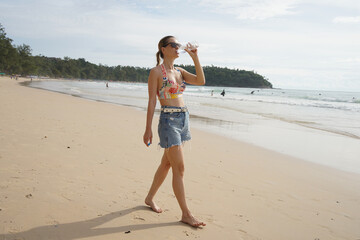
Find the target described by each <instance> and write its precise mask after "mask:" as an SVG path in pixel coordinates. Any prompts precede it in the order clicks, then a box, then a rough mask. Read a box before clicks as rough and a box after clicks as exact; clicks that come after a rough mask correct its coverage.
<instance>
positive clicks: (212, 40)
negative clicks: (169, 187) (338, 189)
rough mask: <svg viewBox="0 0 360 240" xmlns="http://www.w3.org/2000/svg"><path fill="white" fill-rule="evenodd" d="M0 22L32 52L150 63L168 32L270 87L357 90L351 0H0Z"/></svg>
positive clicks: (359, 12) (358, 41) (359, 32)
mask: <svg viewBox="0 0 360 240" xmlns="http://www.w3.org/2000/svg"><path fill="white" fill-rule="evenodd" d="M0 23H1V24H2V25H3V27H4V28H5V31H6V33H7V36H8V37H9V38H11V39H13V40H14V41H13V43H14V44H15V45H20V44H27V45H30V46H31V48H32V54H33V55H40V54H41V55H44V56H48V57H60V58H63V57H65V56H67V57H70V58H75V59H77V58H85V59H86V60H87V61H89V62H92V63H95V64H103V65H107V66H117V65H123V66H125V65H126V66H139V67H149V68H151V67H154V66H155V65H156V59H155V53H156V52H157V44H158V42H159V40H160V39H161V38H162V37H164V36H167V35H172V36H175V37H176V38H177V39H178V41H179V42H181V43H186V42H188V41H194V40H195V41H197V42H198V43H199V50H198V54H199V58H200V61H201V64H202V65H203V66H211V65H214V66H219V67H228V68H231V69H244V70H251V71H255V72H256V73H258V74H261V75H263V76H264V77H266V78H267V79H268V80H269V81H270V82H271V83H272V84H273V87H275V88H284V89H286V88H287V89H314V90H334V91H356V92H360V0H218V1H216V0H198V1H193V0H182V1H178V0H164V1H163V0H160V1H145V0H133V1H131V0H106V1H105V0H58V1H54V0H32V1H28V0H0ZM175 63H176V64H192V60H191V58H190V57H189V56H188V55H187V54H182V55H181V56H180V57H179V58H178V59H177V60H176V61H175Z"/></svg>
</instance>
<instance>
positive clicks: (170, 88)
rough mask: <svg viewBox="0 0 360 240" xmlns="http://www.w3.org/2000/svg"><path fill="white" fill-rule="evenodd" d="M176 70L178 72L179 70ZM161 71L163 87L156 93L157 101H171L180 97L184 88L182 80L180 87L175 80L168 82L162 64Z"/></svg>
mask: <svg viewBox="0 0 360 240" xmlns="http://www.w3.org/2000/svg"><path fill="white" fill-rule="evenodd" d="M176 70H177V71H179V72H180V70H179V69H176ZM161 71H162V74H163V85H162V87H161V88H160V90H159V91H158V93H157V95H158V97H159V99H173V98H178V97H182V93H183V92H184V90H185V88H186V85H185V81H184V79H183V81H182V83H181V84H180V85H179V84H178V82H177V81H176V80H170V79H169V78H168V77H167V74H166V70H165V66H164V64H161Z"/></svg>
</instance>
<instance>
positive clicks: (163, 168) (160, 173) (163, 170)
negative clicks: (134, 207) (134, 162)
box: [145, 152, 170, 213]
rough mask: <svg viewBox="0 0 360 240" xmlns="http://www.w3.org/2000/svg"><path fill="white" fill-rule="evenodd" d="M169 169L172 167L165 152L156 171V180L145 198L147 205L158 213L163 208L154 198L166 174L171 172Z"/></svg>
mask: <svg viewBox="0 0 360 240" xmlns="http://www.w3.org/2000/svg"><path fill="white" fill-rule="evenodd" d="M169 169H170V162H169V160H168V159H167V156H166V154H165V152H164V155H163V157H162V159H161V163H160V166H159V167H158V169H157V171H156V173H155V176H154V180H153V182H152V185H151V187H150V190H149V193H148V195H147V197H146V198H145V203H146V204H147V205H149V206H150V207H151V208H152V210H154V211H155V212H157V213H161V212H162V209H161V208H160V207H158V206H157V205H156V203H155V202H154V201H153V199H154V196H155V194H156V192H157V191H158V190H159V188H160V186H161V184H162V183H163V182H164V180H165V178H166V175H167V174H168V172H169Z"/></svg>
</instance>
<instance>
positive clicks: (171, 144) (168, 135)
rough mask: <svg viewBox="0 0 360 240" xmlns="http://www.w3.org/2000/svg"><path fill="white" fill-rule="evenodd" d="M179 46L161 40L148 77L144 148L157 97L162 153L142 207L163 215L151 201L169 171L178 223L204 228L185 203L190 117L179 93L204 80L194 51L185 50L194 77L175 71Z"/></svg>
mask: <svg viewBox="0 0 360 240" xmlns="http://www.w3.org/2000/svg"><path fill="white" fill-rule="evenodd" d="M180 46H181V44H179V42H178V41H177V40H176V38H175V37H173V36H167V37H164V38H162V39H161V40H160V42H159V44H158V48H159V51H158V52H157V53H156V58H157V66H156V67H154V68H153V69H151V71H150V75H149V80H148V90H149V103H148V109H147V118H146V129H145V133H144V143H145V145H146V146H150V144H151V143H152V137H153V134H152V129H151V126H152V120H153V116H154V111H155V106H156V96H158V98H159V101H160V104H161V114H160V121H159V127H158V133H159V137H160V146H161V147H162V148H165V150H164V155H163V157H162V160H161V163H160V166H159V168H158V169H157V171H156V173H155V176H154V180H153V183H152V185H151V188H150V190H149V193H148V195H147V197H146V199H145V203H146V204H147V205H149V206H150V207H151V208H152V210H154V211H155V212H157V213H161V212H162V209H161V208H160V207H158V206H157V205H156V203H155V202H154V200H153V199H154V196H155V194H156V192H157V191H158V189H159V187H160V186H161V184H162V183H163V181H164V180H165V178H166V175H167V173H168V171H169V169H170V167H171V168H172V172H173V180H172V186H173V189H174V193H175V196H176V199H177V200H178V203H179V205H180V208H181V211H182V218H181V221H182V222H184V223H186V224H189V225H191V226H193V227H201V226H205V225H206V224H205V223H203V222H201V221H199V220H197V219H196V218H195V217H194V216H193V215H192V214H191V212H190V210H189V208H188V207H187V204H186V200H185V189H184V181H183V176H184V155H183V148H182V143H183V142H185V141H188V140H190V139H191V136H190V132H189V113H188V111H187V108H186V107H185V104H184V100H183V98H182V93H183V91H184V90H185V87H186V85H185V82H186V83H188V84H193V85H204V84H205V76H204V71H203V69H202V67H201V65H200V62H199V58H198V55H197V50H196V49H195V50H191V51H189V50H187V49H185V51H186V52H187V53H188V54H189V55H190V57H191V58H192V59H193V61H194V64H195V70H196V75H194V74H191V73H189V72H187V71H185V70H184V69H182V68H178V67H177V68H175V67H174V61H175V59H176V58H178V57H179V53H178V49H179V47H180ZM160 58H162V59H163V62H162V64H160Z"/></svg>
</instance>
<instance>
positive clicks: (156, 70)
mask: <svg viewBox="0 0 360 240" xmlns="http://www.w3.org/2000/svg"><path fill="white" fill-rule="evenodd" d="M150 74H156V75H158V74H161V67H160V65H158V66H156V67H153V68H152V69H150Z"/></svg>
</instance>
